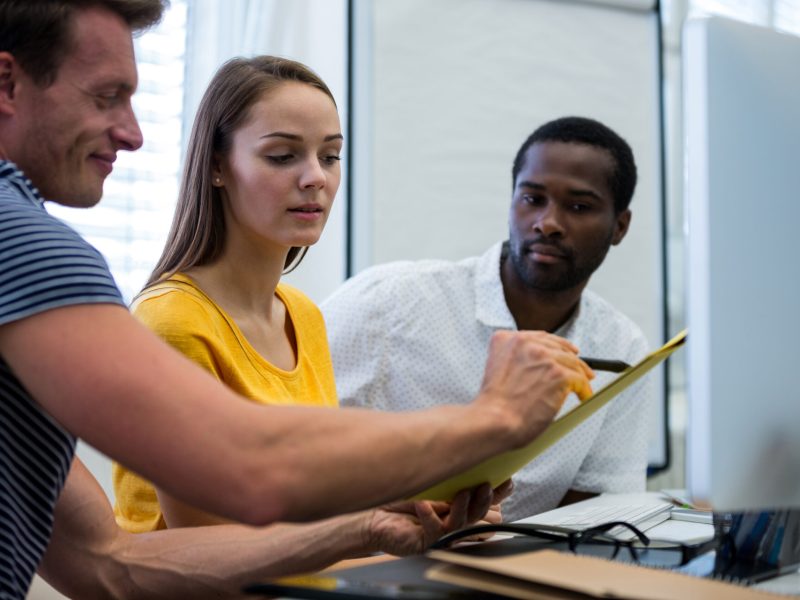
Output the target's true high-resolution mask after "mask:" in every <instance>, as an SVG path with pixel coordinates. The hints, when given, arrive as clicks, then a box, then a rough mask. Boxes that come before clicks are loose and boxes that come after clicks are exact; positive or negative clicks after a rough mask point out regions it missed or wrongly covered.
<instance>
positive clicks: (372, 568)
mask: <svg viewBox="0 0 800 600" xmlns="http://www.w3.org/2000/svg"><path fill="white" fill-rule="evenodd" d="M647 535H648V536H650V537H651V538H652V539H662V540H670V541H683V542H687V543H692V542H697V541H699V540H702V539H708V538H710V537H711V536H712V535H713V527H712V526H711V525H707V524H702V523H693V522H687V521H674V520H667V521H665V522H664V523H661V524H659V525H657V526H655V527H652V528H651V529H649V530H648V531H647ZM508 537H509V536H499V535H498V536H495V538H493V540H494V541H500V540H503V539H507V538H508ZM517 539H518V540H519V543H520V544H521V545H524V544H525V542H524V540H525V539H530V538H517ZM492 543H493V541H489V542H486V543H483V544H473V545H471V546H470V548H474V549H475V550H478V549H479V548H480V547H482V546H486V545H491V544H492ZM518 547H521V546H518ZM532 549H535V548H533V547H526V548H524V549H523V550H522V551H527V550H532ZM433 564H435V561H433V560H432V559H429V558H426V557H411V558H407V559H397V558H394V557H390V556H387V555H377V556H371V557H367V558H360V559H351V560H346V561H342V562H340V563H337V564H336V565H334V566H332V567H330V568H328V569H325V570H324V571H322V572H321V573H322V574H325V575H333V574H336V573H339V572H343V571H347V573H346V574H345V575H347V576H349V577H354V576H357V578H358V579H360V580H363V581H392V580H394V581H402V582H404V583H411V584H413V583H417V582H422V581H424V573H425V571H426V570H427V568H428V567H430V566H432V565H433ZM398 575H399V577H398ZM439 585H444V584H439ZM753 588H754V589H758V590H762V591H767V592H774V593H779V594H787V595H794V596H800V570H798V571H796V572H794V573H791V574H788V575H784V576H781V577H778V578H774V579H771V580H768V581H765V582H762V583H760V584H756V585H755V586H753ZM340 597H341V596H340ZM442 597H446V596H442ZM467 597H470V598H488V597H491V596H488V595H487V594H485V593H482V592H475V595H474V596H467ZM544 597H546V596H543V598H544ZM555 597H561V598H563V597H564V596H563V595H556V596H554V598H555ZM495 598H499V597H497V596H495Z"/></svg>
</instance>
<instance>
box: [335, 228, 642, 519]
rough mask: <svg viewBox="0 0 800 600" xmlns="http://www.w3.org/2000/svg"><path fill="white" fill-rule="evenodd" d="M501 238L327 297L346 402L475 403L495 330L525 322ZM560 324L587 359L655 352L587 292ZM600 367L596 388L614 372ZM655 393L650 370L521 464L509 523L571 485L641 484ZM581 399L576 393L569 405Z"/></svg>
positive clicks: (508, 506)
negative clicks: (508, 278) (515, 309)
mask: <svg viewBox="0 0 800 600" xmlns="http://www.w3.org/2000/svg"><path fill="white" fill-rule="evenodd" d="M501 247H502V244H501V243H498V244H496V245H494V246H493V247H492V248H490V249H489V250H488V251H487V252H486V253H485V254H484V255H483V256H480V257H474V258H468V259H465V260H462V261H460V262H448V261H440V260H426V261H417V262H408V261H405V262H395V263H389V264H385V265H379V266H376V267H372V268H370V269H367V270H365V271H363V272H362V273H360V274H358V275H357V276H355V277H353V278H352V279H350V280H348V281H347V282H345V284H344V285H343V286H342V287H341V288H340V289H339V290H337V291H336V292H335V293H334V294H333V295H332V296H331V297H330V298H328V299H327V300H326V301H325V302H324V303H323V304H322V306H321V308H322V311H323V314H324V316H325V320H326V324H327V327H328V335H329V337H330V345H331V352H332V354H333V363H334V372H335V375H336V387H337V391H338V394H339V398H340V401H341V404H342V406H360V407H370V408H374V409H379V410H386V411H405V410H418V409H425V408H429V407H432V406H435V405H438V404H445V403H449V404H465V403H468V402H471V401H472V400H473V399H474V397H475V395H476V394H477V392H478V390H479V388H480V384H481V380H482V378H483V371H484V365H485V362H486V358H487V354H488V345H489V339H490V338H491V336H492V334H493V333H494V332H495V331H497V330H500V329H511V330H513V329H516V324H515V322H514V318H513V317H512V315H511V312H510V311H509V309H508V306H507V305H506V302H505V298H504V295H503V289H502V284H501V281H500V252H501ZM556 333H557V334H558V335H561V336H563V337H565V338H567V339H568V340H570V341H571V342H573V343H574V344H575V345H576V346H577V347H578V348H579V349H580V352H581V354H583V355H584V356H593V357H598V358H609V359H619V360H624V361H626V362H628V363H635V362H637V361H638V360H639V359H641V358H642V357H643V356H644V355H645V354H646V353H647V351H648V348H647V343H646V341H645V337H644V335H643V334H642V332H641V330H640V329H639V328H638V327H637V326H636V325H635V324H634V323H633V322H632V321H631V320H630V319H628V318H627V317H626V316H624V315H623V314H621V313H620V312H619V311H617V310H616V309H614V308H613V307H612V306H611V305H610V304H609V303H608V302H606V301H605V300H603V299H602V298H600V297H599V296H598V295H597V294H594V293H593V292H591V291H589V290H585V291H584V293H583V295H582V298H581V301H580V305H579V307H578V310H577V311H576V314H575V315H574V316H573V317H572V318H571V319H570V321H569V322H567V323H566V324H565V325H564V326H563V327H561V328H560V329H559V330H558V331H557V332H556ZM596 374H597V377H596V378H595V379H594V381H593V382H592V385H593V387H594V389H599V388H600V387H602V386H603V385H604V384H605V383H607V382H608V381H610V380H611V378H613V377H616V375H614V374H611V373H602V372H599V371H598V372H596ZM654 398H655V390H654V384H653V383H652V382H651V381H650V378H649V377H645V378H644V379H643V380H642V381H640V382H637V384H634V385H633V386H631V387H630V388H628V390H626V391H625V392H624V393H623V394H621V395H620V396H619V397H618V398H615V399H614V400H613V401H612V402H610V403H609V404H608V405H607V406H605V407H603V408H602V409H601V410H600V411H598V413H597V414H595V415H594V416H593V417H591V418H590V419H588V420H587V421H586V422H585V423H583V424H581V425H580V426H579V427H578V428H576V429H575V430H574V431H572V432H571V433H570V434H569V435H567V436H566V437H565V438H564V439H562V440H560V441H559V442H558V443H556V444H554V445H553V446H552V447H550V448H549V449H548V450H547V451H545V452H544V453H543V454H542V455H540V456H539V457H537V458H536V459H535V460H534V461H532V462H531V463H530V464H528V465H527V466H526V467H524V468H523V469H522V470H520V471H519V472H518V473H517V474H516V475H515V476H514V483H515V488H514V493H513V494H512V496H511V497H510V498H509V499H508V500H506V501H505V502H504V503H503V517H504V520H507V521H510V520H516V519H520V518H523V517H527V516H530V515H534V514H537V513H540V512H543V511H546V510H550V509H551V508H554V507H556V506H557V505H558V503H559V502H560V500H561V498H562V497H563V496H564V494H565V493H566V492H567V490H569V489H574V490H579V491H585V492H596V493H601V492H615V493H622V492H638V491H643V490H644V487H645V476H646V468H647V434H648V431H649V424H650V423H649V419H651V418H652V417H653V408H654V407H653V403H654ZM577 402H578V400H577V398H576V397H575V396H574V395H573V396H571V397H570V398H568V399H567V401H566V402H565V404H564V407H563V408H562V413H563V412H566V411H568V410H571V409H572V408H574V407H575V405H576V404H577Z"/></svg>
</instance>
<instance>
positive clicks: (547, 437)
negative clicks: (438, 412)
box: [413, 329, 686, 500]
mask: <svg viewBox="0 0 800 600" xmlns="http://www.w3.org/2000/svg"><path fill="white" fill-rule="evenodd" d="M685 341H686V330H685V329H684V330H683V331H682V332H681V333H679V334H678V335H676V336H675V337H674V338H672V339H671V340H670V341H668V342H667V343H666V344H664V345H663V346H662V347H661V348H659V349H658V350H656V351H655V352H652V353H651V354H648V355H647V356H646V357H644V358H643V359H642V360H641V361H640V362H639V363H637V364H635V365H633V366H632V367H631V368H630V369H627V370H626V371H624V372H623V373H622V374H621V375H620V376H619V377H617V378H616V379H614V380H613V381H612V382H611V383H609V384H608V385H606V386H605V387H603V388H602V389H600V390H599V391H597V392H595V393H594V394H593V395H592V396H591V397H589V398H588V399H587V400H585V401H584V402H583V403H581V404H579V405H578V406H576V407H575V408H574V409H572V410H571V411H570V412H568V413H567V414H566V415H564V416H563V417H561V418H559V419H557V420H555V421H553V422H552V423H551V424H550V426H549V427H548V428H547V429H545V430H544V432H542V434H541V435H539V437H537V438H536V439H535V440H534V441H533V442H531V443H530V444H528V445H527V446H525V447H524V448H520V449H519V450H513V451H511V452H505V453H503V454H499V455H497V456H495V457H493V458H490V459H488V460H486V461H484V462H482V463H480V464H479V465H477V466H475V467H473V468H472V469H469V470H468V471H465V472H463V473H461V474H459V475H456V476H455V477H451V478H450V479H447V480H445V481H443V482H441V483H439V484H437V485H434V486H433V487H430V488H428V489H427V490H425V491H423V492H420V493H419V494H417V495H415V496H414V497H413V499H415V500H452V499H453V497H454V496H455V495H456V494H457V493H458V492H459V491H461V490H463V489H468V488H473V487H475V486H477V485H480V484H482V483H485V482H487V481H488V482H489V483H491V485H492V487H497V486H498V485H500V484H501V483H503V482H504V481H505V480H507V479H509V478H510V477H511V476H512V475H513V474H514V473H516V472H517V471H519V470H520V469H521V468H522V467H523V466H525V465H526V464H528V463H529V462H530V461H532V460H533V459H534V458H536V457H537V456H539V454H541V453H542V452H544V451H545V450H546V449H547V448H549V447H550V446H552V445H553V444H554V443H556V442H557V441H558V440H560V439H561V438H562V437H564V436H565V435H567V434H568V433H569V432H570V431H572V430H573V429H575V427H577V426H578V425H580V424H581V423H583V422H584V421H585V420H586V419H588V418H589V417H591V416H592V415H593V414H595V413H596V412H597V411H598V410H600V409H601V408H603V406H605V405H606V404H607V403H608V402H609V401H610V400H611V399H612V398H614V397H615V396H616V395H617V394H619V393H620V392H622V391H624V390H625V389H627V388H628V386H630V385H631V384H633V383H634V382H636V381H637V380H639V379H640V378H641V377H642V376H643V375H645V374H646V373H647V372H648V371H650V370H651V369H652V368H653V367H655V366H656V365H658V364H659V363H661V362H662V361H663V360H665V359H666V358H667V357H668V356H669V355H670V354H672V353H673V352H675V350H677V349H678V348H680V347H681V346H682V345H683V343H684V342H685Z"/></svg>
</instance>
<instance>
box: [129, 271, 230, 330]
mask: <svg viewBox="0 0 800 600" xmlns="http://www.w3.org/2000/svg"><path fill="white" fill-rule="evenodd" d="M130 308H131V312H132V313H133V314H134V315H135V316H136V318H137V319H139V320H140V321H142V322H143V323H144V324H145V325H147V326H148V327H150V328H151V329H154V330H156V331H162V332H163V331H166V330H170V331H180V330H183V329H185V328H186V327H187V326H189V325H191V324H195V323H197V322H198V320H202V321H205V320H209V319H212V318H213V317H214V315H215V313H216V310H215V306H214V304H213V302H212V301H211V300H210V299H209V298H208V297H207V296H205V294H203V293H202V292H201V291H200V290H199V289H197V288H196V287H195V286H193V285H191V284H188V283H187V282H186V281H185V280H184V279H183V278H181V277H179V276H172V277H170V278H167V279H165V280H163V281H159V282H157V283H155V284H153V285H151V286H150V287H148V288H146V289H144V290H142V291H141V292H140V293H139V294H138V295H137V296H136V297H135V298H134V299H133V302H131V307H130Z"/></svg>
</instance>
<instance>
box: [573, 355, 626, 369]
mask: <svg viewBox="0 0 800 600" xmlns="http://www.w3.org/2000/svg"><path fill="white" fill-rule="evenodd" d="M579 358H580V359H581V360H582V361H583V362H585V363H586V364H587V365H589V368H590V369H592V370H594V371H609V372H611V373H622V372H623V371H624V370H625V369H630V368H631V366H630V365H629V364H628V363H626V362H623V361H621V360H606V359H604V358H588V357H586V356H580V357H579Z"/></svg>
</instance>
